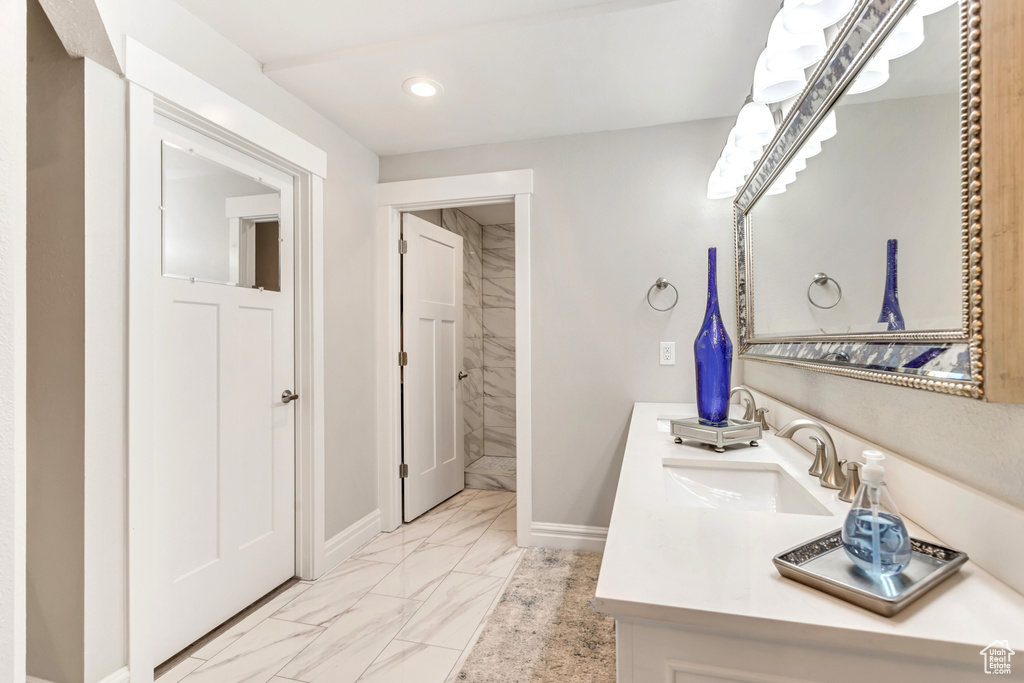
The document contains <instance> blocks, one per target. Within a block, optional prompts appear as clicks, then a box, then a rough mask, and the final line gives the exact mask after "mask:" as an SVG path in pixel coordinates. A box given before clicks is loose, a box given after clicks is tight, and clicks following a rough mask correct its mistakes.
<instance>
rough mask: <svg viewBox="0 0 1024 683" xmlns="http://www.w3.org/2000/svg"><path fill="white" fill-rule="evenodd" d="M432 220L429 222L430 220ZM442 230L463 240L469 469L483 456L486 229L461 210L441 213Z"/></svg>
mask: <svg viewBox="0 0 1024 683" xmlns="http://www.w3.org/2000/svg"><path fill="white" fill-rule="evenodd" d="M427 220H429V219H427ZM441 227H442V228H444V229H445V230H450V231H451V232H454V233H455V234H457V235H461V236H462V247H463V256H462V283H463V284H462V304H463V310H464V311H465V318H464V320H463V330H462V335H463V361H462V369H463V370H464V371H465V372H466V374H468V375H469V376H468V377H466V378H465V379H464V380H462V399H463V402H464V403H463V405H464V409H463V421H464V424H465V427H464V432H463V433H464V437H463V438H464V439H465V442H466V466H467V467H468V466H469V465H470V464H472V463H473V462H475V461H477V460H479V459H480V458H481V457H483V455H484V375H483V373H484V339H483V336H484V333H483V257H482V254H483V229H482V228H481V227H480V224H479V223H477V222H476V221H475V220H473V219H472V218H470V217H469V216H467V215H466V214H464V213H463V212H461V211H459V210H458V209H443V210H442V211H441Z"/></svg>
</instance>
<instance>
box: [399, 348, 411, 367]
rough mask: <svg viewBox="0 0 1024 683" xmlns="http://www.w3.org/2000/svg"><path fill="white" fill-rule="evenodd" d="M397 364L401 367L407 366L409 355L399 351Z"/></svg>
mask: <svg viewBox="0 0 1024 683" xmlns="http://www.w3.org/2000/svg"><path fill="white" fill-rule="evenodd" d="M398 364H399V365H401V366H403V367H404V366H406V365H408V364H409V354H408V353H406V352H405V351H399V352H398Z"/></svg>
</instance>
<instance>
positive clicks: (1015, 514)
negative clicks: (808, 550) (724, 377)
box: [594, 395, 1024, 683]
mask: <svg viewBox="0 0 1024 683" xmlns="http://www.w3.org/2000/svg"><path fill="white" fill-rule="evenodd" d="M758 404H759V405H769V406H770V410H771V413H770V414H771V415H774V416H775V420H773V426H776V427H777V426H778V424H781V421H782V420H786V421H788V420H789V419H791V418H795V417H803V415H800V414H798V413H797V412H796V411H794V410H793V409H792V408H789V407H788V406H785V405H783V404H779V403H778V402H774V401H771V400H770V399H768V398H767V397H763V395H759V401H758ZM734 411H735V412H734V414H738V413H739V412H740V409H739V407H738V406H736V407H735V408H734ZM694 414H696V406H695V405H688V404H666V403H637V404H636V405H635V406H634V408H633V417H632V421H631V423H630V428H629V436H628V439H627V442H626V449H625V455H624V457H623V462H622V470H621V473H620V476H619V483H618V490H617V493H616V497H615V507H614V510H613V512H612V519H611V524H610V527H609V531H608V541H607V545H606V547H605V554H604V560H603V563H602V566H601V576H600V580H599V581H598V586H597V593H596V598H595V602H594V604H595V607H596V608H597V609H598V610H600V611H601V612H604V613H606V614H609V615H612V616H613V617H615V625H616V657H617V667H618V681H619V683H665V682H666V681H668V682H671V683H684V682H686V683H690V682H695V681H719V680H722V681H757V682H761V681H764V682H768V681H771V682H780V683H781V682H782V681H830V682H832V683H845V682H846V681H850V682H853V681H857V682H860V681H866V680H877V681H908V682H909V681H949V682H950V683H954V682H955V683H961V682H963V681H969V680H974V679H978V680H981V679H983V678H984V677H985V674H984V670H983V665H984V661H983V657H982V655H981V654H980V651H981V650H982V649H983V648H985V647H986V646H987V645H989V644H990V643H992V642H993V641H997V640H999V641H1002V640H1009V642H1010V646H1011V647H1013V646H1017V649H1018V650H1019V651H1021V652H1024V595H1022V594H1021V593H1020V592H1018V590H1020V588H1021V586H1020V585H1019V584H1018V585H1016V590H1015V587H1014V586H1012V585H1008V582H1010V583H1018V582H1020V581H1024V576H1022V574H1024V572H1022V569H1021V567H1022V566H1024V565H1021V564H1019V560H1020V559H1021V558H1020V555H1021V552H1022V550H1021V548H1020V547H1019V546H1020V545H1021V543H1020V540H1021V539H1022V538H1024V513H1022V512H1021V511H1019V510H1016V509H1014V508H1011V507H1009V506H1006V505H1002V504H1001V503H999V502H997V501H994V500H992V499H990V498H988V497H986V496H984V495H983V494H980V493H978V492H975V491H972V490H970V489H967V488H964V487H960V486H958V485H957V484H956V483H955V482H952V481H950V480H948V479H946V478H944V477H942V476H941V475H938V474H936V473H934V472H931V471H929V470H927V469H925V468H923V467H920V466H918V465H916V464H914V463H911V462H909V461H907V460H905V459H902V458H900V457H899V456H898V455H896V454H892V453H890V452H886V458H887V460H886V465H887V476H888V477H889V480H890V483H891V485H892V488H893V491H894V494H895V495H896V497H897V502H898V503H899V505H900V506H901V511H902V512H903V514H904V516H905V520H906V522H907V526H908V528H909V529H910V533H911V535H912V536H914V537H915V538H920V539H923V540H928V541H933V542H938V543H942V544H944V545H947V546H951V547H955V548H957V549H959V550H964V551H966V552H967V553H968V555H970V556H971V558H972V559H971V561H969V562H968V563H967V564H966V565H964V567H963V568H962V569H961V571H960V572H959V573H958V574H956V575H954V576H953V577H952V578H951V579H949V580H947V581H946V582H944V583H943V584H941V585H939V586H938V587H936V588H935V589H934V590H933V591H931V592H930V593H928V594H926V595H924V596H923V597H922V598H921V599H920V600H919V601H917V602H916V603H914V604H912V605H911V606H909V607H908V608H907V609H906V610H904V611H903V612H901V613H900V614H898V615H896V616H895V617H892V618H886V617H882V616H879V615H877V614H874V613H871V612H868V611H866V610H864V609H861V608H859V607H856V606H854V605H852V604H849V603H847V602H844V601H842V600H839V599H836V598H833V597H831V596H829V595H826V594H824V593H821V592H818V591H816V590H814V589H812V588H809V587H807V586H805V585H802V584H799V583H796V582H794V581H790V580H788V579H785V578H783V577H782V576H780V575H779V573H778V572H777V571H776V569H775V567H774V566H773V564H772V557H773V556H774V555H776V554H777V553H779V552H782V551H784V550H786V549H788V548H791V547H793V546H795V545H798V544H800V543H802V542H804V541H807V540H809V539H812V538H815V537H816V536H819V535H821V534H824V533H827V532H829V531H833V530H835V529H837V528H839V527H840V526H841V525H842V521H843V519H844V517H845V515H846V513H847V511H848V510H849V506H850V504H849V503H844V502H842V501H840V500H839V498H838V493H839V492H838V491H835V490H831V489H827V488H823V487H822V486H820V485H819V481H818V478H817V477H812V476H810V475H808V474H807V469H808V467H809V466H810V464H811V461H812V456H811V453H810V452H808V451H807V450H805V449H804V448H802V447H801V445H800V444H799V443H797V442H794V441H790V440H788V439H780V438H778V437H776V436H775V435H774V434H772V433H766V434H765V436H764V438H763V439H762V440H761V441H760V446H759V447H757V448H750V447H730V448H729V449H727V451H726V452H725V453H723V454H717V453H715V452H714V451H713V450H712V449H710V448H707V447H704V446H700V445H698V444H696V443H693V442H684V443H682V444H677V443H675V442H674V439H673V437H672V435H671V434H670V433H669V431H668V428H669V427H668V426H669V421H670V420H671V419H674V418H679V417H687V416H691V415H694ZM826 428H827V429H828V430H829V432H830V434H832V436H833V438H834V439H835V441H836V446H837V449H838V450H839V452H840V455H841V456H842V457H850V456H854V457H856V455H857V454H859V453H860V450H861V449H862V448H873V447H874V448H877V446H873V445H872V444H870V443H869V442H866V441H863V440H861V439H859V438H857V437H855V436H853V435H850V434H847V433H845V432H843V431H842V430H839V429H837V428H835V427H832V426H829V425H826ZM681 473H682V474H684V475H685V478H686V480H687V481H688V482H690V484H689V485H688V487H681V486H680V485H679V483H678V480H679V477H678V476H677V475H679V474H681ZM692 482H697V483H698V485H699V486H698V487H697V488H700V487H701V486H703V491H702V492H699V495H696V496H695V495H694V490H695V487H694V486H692ZM687 488H689V489H690V490H686V489H687ZM939 499H941V501H942V505H939V504H938V503H939ZM944 506H952V508H953V509H954V510H960V511H967V510H969V511H970V514H969V515H964V514H959V515H954V516H952V517H951V518H949V519H944V518H943V515H944V514H946V513H943V509H944ZM915 515H917V517H921V516H924V517H927V518H928V519H927V520H925V519H918V518H917V517H915ZM968 516H969V517H970V519H967V518H966V517H968ZM930 532H932V533H930ZM947 532H948V533H947ZM972 539H973V540H972ZM986 564H990V565H991V568H985V567H984V565H986ZM993 572H994V573H997V574H999V575H1000V576H999V577H997V576H995V575H993ZM1021 667H1022V668H1024V663H1022V664H1021Z"/></svg>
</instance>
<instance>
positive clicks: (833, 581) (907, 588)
mask: <svg viewBox="0 0 1024 683" xmlns="http://www.w3.org/2000/svg"><path fill="white" fill-rule="evenodd" d="M910 548H911V551H912V552H911V556H910V564H909V565H908V566H907V568H906V569H904V570H903V571H902V572H900V573H899V574H897V575H895V576H887V577H883V578H874V577H872V576H870V575H869V574H867V573H865V572H862V571H861V570H860V569H858V568H857V567H856V566H855V565H854V564H853V562H851V561H850V559H849V558H848V557H847V556H846V552H845V551H844V550H843V538H842V530H841V529H837V530H835V531H833V532H831V533H827V534H825V535H824V536H819V537H818V538H816V539H814V540H813V541H808V542H807V543H801V544H800V545H798V546H796V547H795V548H790V549H789V550H787V551H785V552H783V553H779V554H778V555H776V556H775V557H773V558H772V562H774V563H775V568H776V569H778V570H779V573H780V574H782V575H783V576H785V577H786V578H789V579H793V580H794V581H799V582H800V583H803V584H807V585H808V586H810V587H811V588H816V589H818V590H820V591H823V592H825V593H828V594H829V595H834V596H835V597H837V598H840V599H842V600H846V601H847V602H852V603H853V604H855V605H857V606H858V607H863V608H864V609H867V610H871V611H872V612H875V613H877V614H881V615H882V616H886V617H891V616H892V615H894V614H896V613H898V612H900V611H901V610H902V609H903V608H905V607H906V606H907V605H909V604H911V603H912V602H914V601H915V600H917V599H918V598H920V597H921V596H922V595H924V594H925V593H927V592H928V591H930V590H931V589H932V588H935V586H937V585H939V584H940V583H942V582H943V581H945V580H946V579H948V578H949V577H950V576H952V575H953V574H955V573H956V572H957V571H959V569H960V567H961V566H963V564H964V562H967V553H964V552H961V551H959V550H953V549H952V548H947V547H945V546H941V545H936V544H935V543H928V542H927V541H921V540H918V539H916V538H911V539H910Z"/></svg>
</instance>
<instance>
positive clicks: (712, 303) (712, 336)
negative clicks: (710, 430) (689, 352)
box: [693, 247, 732, 425]
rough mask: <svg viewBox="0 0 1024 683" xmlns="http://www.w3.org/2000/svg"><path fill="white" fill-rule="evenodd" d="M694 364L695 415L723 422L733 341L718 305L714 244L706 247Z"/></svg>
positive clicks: (710, 421) (705, 421)
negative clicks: (704, 291) (705, 288)
mask: <svg viewBox="0 0 1024 683" xmlns="http://www.w3.org/2000/svg"><path fill="white" fill-rule="evenodd" d="M693 356H694V360H695V361H696V367H697V415H698V417H699V418H700V421H701V423H703V424H707V425H724V424H727V421H728V418H729V389H730V387H731V384H730V379H731V375H732V341H730V339H729V335H728V334H726V332H725V323H724V322H722V312H721V311H720V310H719V309H718V266H717V263H716V251H715V248H714V247H711V248H710V249H708V307H707V310H706V311H705V312H704V324H703V325H701V327H700V332H699V333H698V334H697V339H696V340H695V341H694V342H693Z"/></svg>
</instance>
